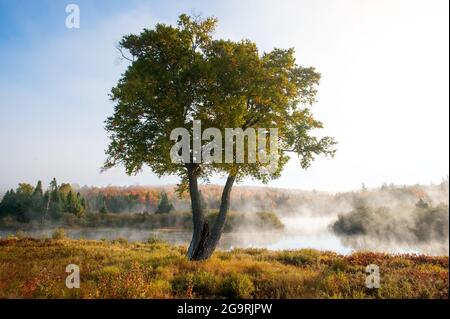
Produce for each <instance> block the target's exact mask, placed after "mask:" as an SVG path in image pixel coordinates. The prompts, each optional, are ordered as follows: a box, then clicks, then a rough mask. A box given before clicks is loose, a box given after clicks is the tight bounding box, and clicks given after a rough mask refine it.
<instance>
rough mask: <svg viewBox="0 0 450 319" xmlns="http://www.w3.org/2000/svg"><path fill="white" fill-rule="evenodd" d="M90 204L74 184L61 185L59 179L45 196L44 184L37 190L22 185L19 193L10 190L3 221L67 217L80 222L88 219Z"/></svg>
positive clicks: (1, 208)
mask: <svg viewBox="0 0 450 319" xmlns="http://www.w3.org/2000/svg"><path fill="white" fill-rule="evenodd" d="M86 209H87V205H86V201H85V199H84V198H83V197H82V196H81V194H80V193H79V192H75V191H74V190H73V189H72V186H71V185H70V184H65V183H63V184H61V185H58V183H57V182H56V179H53V180H52V181H51V182H50V187H49V189H48V190H46V191H45V192H44V190H43V188H42V182H41V181H39V182H38V183H37V185H36V186H35V187H33V186H32V185H30V184H26V183H21V184H19V186H18V187H17V189H16V190H9V191H7V192H6V194H5V195H4V196H3V199H2V201H1V202H0V217H4V216H12V217H14V218H16V219H17V220H18V221H20V222H29V221H32V220H46V219H59V218H61V217H62V215H63V214H64V213H68V214H72V215H74V216H76V217H78V218H81V217H83V216H84V214H85V212H86Z"/></svg>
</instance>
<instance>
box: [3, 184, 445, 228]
mask: <svg viewBox="0 0 450 319" xmlns="http://www.w3.org/2000/svg"><path fill="white" fill-rule="evenodd" d="M448 186H449V180H448V177H447V178H445V179H443V181H442V182H441V183H439V184H430V185H410V186H406V185H405V186H399V185H394V184H390V185H388V184H384V185H382V186H381V187H378V188H370V189H368V188H366V187H365V186H364V185H362V186H361V188H360V189H359V190H356V191H351V192H340V193H328V192H319V191H302V190H293V189H277V188H268V187H245V186H240V187H239V186H238V187H236V188H235V189H234V190H233V192H232V196H231V210H232V211H235V212H263V211H264V212H273V213H275V214H276V215H277V216H289V215H295V214H303V215H305V214H306V215H324V216H325V215H330V214H336V213H341V212H344V213H345V212H350V211H352V210H354V209H355V207H358V206H361V202H363V203H364V204H365V205H367V206H370V207H388V208H392V207H416V205H417V203H418V202H419V201H422V202H423V203H425V204H426V205H430V206H436V205H440V204H444V205H447V206H448V196H449V191H448V189H449V187H448ZM221 190H222V187H221V186H219V185H203V186H201V199H202V205H203V206H204V209H205V210H207V211H210V212H214V211H216V210H217V209H218V208H219V203H220V196H221ZM189 211H190V201H189V195H188V194H187V193H185V194H182V195H181V196H178V193H177V192H176V187H175V186H166V187H145V186H130V187H116V186H108V187H77V186H74V185H70V184H68V183H62V184H58V183H57V181H56V179H53V180H52V181H51V182H50V185H49V187H48V188H47V189H45V190H44V189H43V184H42V182H40V181H39V182H38V183H37V184H36V185H35V186H32V185H30V184H27V183H21V184H19V185H18V187H17V189H15V190H9V191H7V192H6V194H4V196H3V198H2V200H1V202H0V218H5V217H8V218H13V219H15V220H18V221H20V222H29V221H45V220H59V219H61V218H62V217H65V218H68V217H70V218H72V219H83V218H87V217H88V216H89V215H102V214H103V215H113V214H141V215H153V214H155V213H156V214H166V213H170V212H189Z"/></svg>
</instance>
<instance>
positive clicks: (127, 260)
mask: <svg viewBox="0 0 450 319" xmlns="http://www.w3.org/2000/svg"><path fill="white" fill-rule="evenodd" d="M55 237H57V236H55ZM185 253H186V247H176V246H171V245H168V244H166V243H162V242H158V241H157V240H153V241H152V240H150V241H149V243H128V242H126V241H124V240H117V241H113V242H106V241H86V240H68V239H64V238H62V239H40V240H38V239H31V238H21V239H19V238H9V239H6V240H1V241H0V297H1V298H448V289H449V279H448V271H449V269H448V264H449V259H448V257H429V256H417V255H398V256H393V255H386V254H377V253H355V254H352V255H349V256H341V255H338V254H335V253H332V252H319V251H316V250H296V251H279V252H274V251H268V250H261V249H258V250H257V249H239V250H233V251H231V252H217V253H215V254H214V255H213V257H212V258H211V259H210V260H208V261H203V262H190V261H188V260H187V259H186V257H185ZM68 264H77V265H79V267H80V270H81V287H80V289H68V288H66V286H65V279H66V276H67V275H68V274H67V273H65V268H66V266H67V265H68ZM369 264H376V265H378V266H379V267H380V273H381V287H380V288H379V289H372V290H371V289H368V288H366V287H365V278H366V276H367V274H366V273H365V267H366V266H367V265H369Z"/></svg>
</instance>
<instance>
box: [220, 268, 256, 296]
mask: <svg viewBox="0 0 450 319" xmlns="http://www.w3.org/2000/svg"><path fill="white" fill-rule="evenodd" d="M254 290H255V287H254V285H253V281H252V279H251V277H250V276H249V275H247V274H239V273H231V274H230V275H229V276H228V277H226V278H225V279H224V281H223V282H222V289H221V294H222V296H224V297H227V298H231V299H245V298H251V297H252V294H253V292H254Z"/></svg>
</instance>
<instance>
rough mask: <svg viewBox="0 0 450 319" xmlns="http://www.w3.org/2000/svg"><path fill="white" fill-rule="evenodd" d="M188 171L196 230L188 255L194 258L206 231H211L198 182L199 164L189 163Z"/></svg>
mask: <svg viewBox="0 0 450 319" xmlns="http://www.w3.org/2000/svg"><path fill="white" fill-rule="evenodd" d="M187 171H188V179H189V194H190V196H191V207H192V221H193V224H194V231H193V233H192V239H191V243H190V245H189V249H188V257H189V258H190V259H193V257H194V256H196V255H197V250H198V248H199V244H200V242H204V241H205V240H206V238H205V237H206V235H207V234H206V231H208V232H209V226H208V225H206V226H205V224H207V222H206V221H205V215H204V213H203V208H202V205H201V203H200V193H199V190H198V182H197V176H198V166H196V165H195V164H188V165H187Z"/></svg>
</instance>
